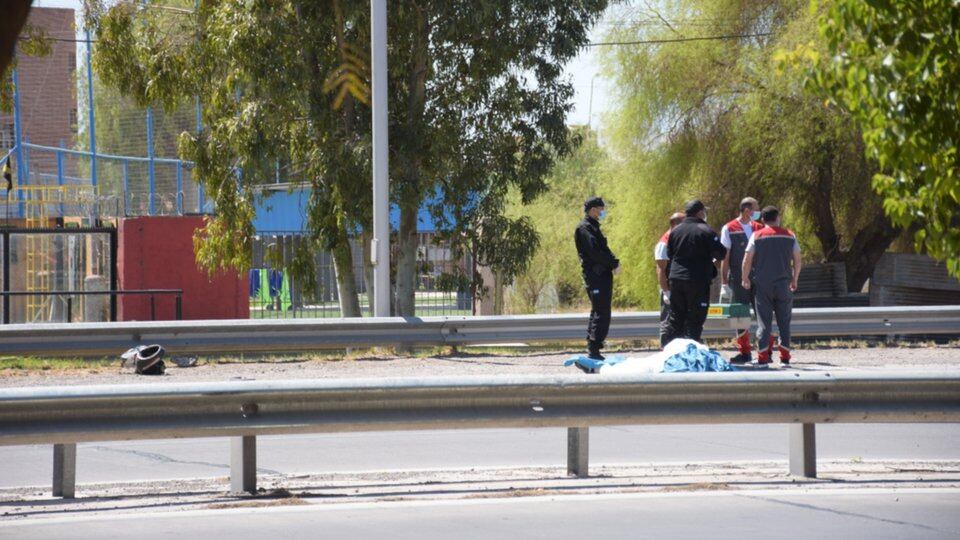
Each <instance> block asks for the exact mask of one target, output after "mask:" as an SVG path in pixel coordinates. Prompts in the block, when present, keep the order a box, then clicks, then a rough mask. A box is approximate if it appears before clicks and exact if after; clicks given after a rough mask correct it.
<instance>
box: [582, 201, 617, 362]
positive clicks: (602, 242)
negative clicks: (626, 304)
mask: <svg viewBox="0 0 960 540" xmlns="http://www.w3.org/2000/svg"><path fill="white" fill-rule="evenodd" d="M583 211H584V213H585V214H586V216H584V218H583V221H581V222H580V224H579V225H577V230H576V231H575V232H574V234H573V239H574V242H575V243H576V245H577V253H578V254H579V255H580V266H581V267H582V269H583V283H584V285H585V286H586V288H587V295H588V296H589V297H590V322H589V324H588V325H587V351H588V353H589V356H590V358H594V359H597V360H603V355H601V354H600V349H602V348H603V340H604V339H606V338H607V331H608V330H609V329H610V303H611V301H612V300H613V276H614V274H618V273H620V261H619V260H617V258H616V257H614V256H613V252H611V251H610V248H609V247H607V239H606V238H605V237H604V236H603V233H602V232H600V219H601V218H602V217H603V213H604V204H603V199H601V198H600V197H592V198H590V199H587V201H586V202H585V203H583Z"/></svg>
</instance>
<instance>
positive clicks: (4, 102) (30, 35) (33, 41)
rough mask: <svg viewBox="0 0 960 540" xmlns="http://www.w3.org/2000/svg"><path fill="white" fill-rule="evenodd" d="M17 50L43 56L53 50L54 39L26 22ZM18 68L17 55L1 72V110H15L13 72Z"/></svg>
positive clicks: (41, 29)
mask: <svg viewBox="0 0 960 540" xmlns="http://www.w3.org/2000/svg"><path fill="white" fill-rule="evenodd" d="M16 43H17V47H16V52H17V53H18V54H25V55H27V56H36V57H43V56H47V55H49V54H50V53H51V52H53V40H52V39H50V36H48V35H47V33H46V32H45V31H44V30H43V28H40V27H39V26H35V25H32V24H30V23H26V24H25V25H24V26H23V29H22V30H21V32H20V36H19V38H18V39H17V42H16ZM16 68H17V61H16V57H14V58H13V60H11V62H10V64H9V65H7V68H6V69H5V70H3V71H2V72H0V111H2V112H5V113H9V112H11V111H13V77H11V76H10V74H11V72H12V71H13V70H14V69H16Z"/></svg>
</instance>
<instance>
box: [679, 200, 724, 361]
mask: <svg viewBox="0 0 960 540" xmlns="http://www.w3.org/2000/svg"><path fill="white" fill-rule="evenodd" d="M684 214H685V215H686V217H685V218H683V222H681V223H680V225H677V227H676V228H675V229H673V230H672V231H670V238H669V240H668V241H667V255H668V256H669V257H670V276H669V278H670V279H669V285H670V291H669V300H670V316H669V317H668V319H667V322H668V324H667V332H666V335H665V336H664V339H665V340H666V342H667V343H669V342H670V341H671V340H673V339H675V338H678V337H685V338H689V339H692V340H695V341H700V335H701V334H702V333H703V322H704V321H705V320H706V319H707V308H709V307H710V282H711V281H713V278H714V277H716V275H717V267H716V265H715V264H714V261H719V260H723V257H724V256H726V254H727V248H725V247H723V244H721V243H720V237H719V236H718V235H717V233H716V232H714V231H713V229H711V228H710V226H709V225H707V222H706V219H707V208H706V207H705V206H704V205H703V203H702V202H700V201H699V200H692V201H690V202H688V203H687V205H686V207H685V208H684Z"/></svg>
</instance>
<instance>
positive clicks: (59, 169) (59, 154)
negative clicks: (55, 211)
mask: <svg viewBox="0 0 960 540" xmlns="http://www.w3.org/2000/svg"><path fill="white" fill-rule="evenodd" d="M60 148H63V141H62V140H61V141H60ZM57 185H58V186H60V187H61V188H62V187H63V152H61V151H59V150H57ZM63 199H64V197H63V191H61V192H60V217H64V215H65V214H66V212H65V211H64V207H63Z"/></svg>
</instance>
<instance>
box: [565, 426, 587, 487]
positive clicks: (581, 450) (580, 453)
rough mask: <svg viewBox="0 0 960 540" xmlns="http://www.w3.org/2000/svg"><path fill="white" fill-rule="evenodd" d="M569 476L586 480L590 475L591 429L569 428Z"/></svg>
mask: <svg viewBox="0 0 960 540" xmlns="http://www.w3.org/2000/svg"><path fill="white" fill-rule="evenodd" d="M567 474H569V475H573V476H577V477H578V478H586V477H587V476H589V475H590V428H588V427H572V428H567Z"/></svg>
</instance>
